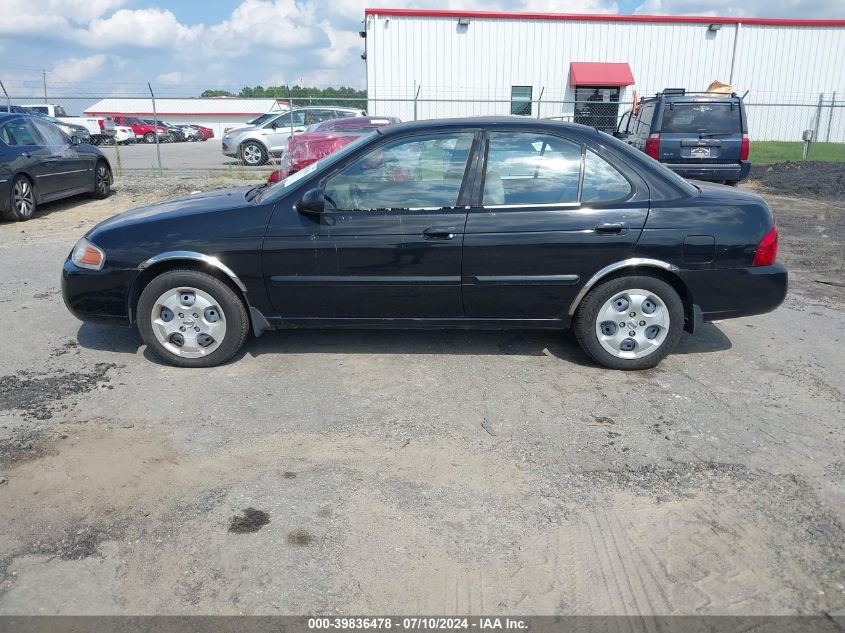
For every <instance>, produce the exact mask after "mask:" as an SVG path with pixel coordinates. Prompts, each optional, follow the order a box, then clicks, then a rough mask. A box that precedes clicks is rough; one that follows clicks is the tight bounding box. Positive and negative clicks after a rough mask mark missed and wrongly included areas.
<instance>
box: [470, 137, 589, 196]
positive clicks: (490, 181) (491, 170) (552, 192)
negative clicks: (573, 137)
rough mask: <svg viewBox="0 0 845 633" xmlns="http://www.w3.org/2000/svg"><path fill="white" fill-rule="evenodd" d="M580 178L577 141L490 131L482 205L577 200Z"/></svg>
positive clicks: (579, 150) (579, 158)
mask: <svg viewBox="0 0 845 633" xmlns="http://www.w3.org/2000/svg"><path fill="white" fill-rule="evenodd" d="M580 177H581V146H580V145H579V144H577V143H573V142H572V141H567V140H565V139H562V138H560V137H557V136H550V135H547V134H538V133H534V132H526V133H513V132H493V133H491V134H490V143H489V145H488V150H487V172H486V175H485V180H484V194H483V204H485V205H497V204H515V205H529V204H550V203H561V202H577V201H578V184H579V180H580Z"/></svg>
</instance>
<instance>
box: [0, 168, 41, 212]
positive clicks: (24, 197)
mask: <svg viewBox="0 0 845 633" xmlns="http://www.w3.org/2000/svg"><path fill="white" fill-rule="evenodd" d="M9 198H10V199H9V208H8V209H4V210H3V211H2V212H0V215H2V217H3V219H4V220H11V221H13V222H23V221H24V220H29V219H30V218H31V217H32V216H33V215H34V214H35V207H36V206H37V203H36V200H35V189H34V188H33V186H32V183H31V182H30V180H29V178H27V177H26V176H16V177H15V178H14V180H12V188H11V193H10V194H9Z"/></svg>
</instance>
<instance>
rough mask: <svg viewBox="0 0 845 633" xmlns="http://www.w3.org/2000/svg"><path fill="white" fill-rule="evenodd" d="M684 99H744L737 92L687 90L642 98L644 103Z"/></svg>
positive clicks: (691, 101) (705, 100)
mask: <svg viewBox="0 0 845 633" xmlns="http://www.w3.org/2000/svg"><path fill="white" fill-rule="evenodd" d="M661 99H662V100H664V101H682V102H688V103H693V102H710V101H733V102H738V101H740V100H741V99H742V97H740V96H739V95H736V94H729V95H717V94H711V93H709V92H687V93H686V94H680V93H671V94H663V93H660V94H656V95H654V96H653V97H646V98H645V99H643V100H642V102H643V103H647V102H649V101H660V100H661Z"/></svg>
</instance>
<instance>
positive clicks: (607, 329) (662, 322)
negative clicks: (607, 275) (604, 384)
mask: <svg viewBox="0 0 845 633" xmlns="http://www.w3.org/2000/svg"><path fill="white" fill-rule="evenodd" d="M669 324H670V320H669V310H668V308H667V307H666V304H665V303H663V300H662V299H661V298H660V297H658V296H657V295H656V294H654V293H653V292H650V291H648V290H643V289H641V288H633V289H631V290H623V291H622V292H617V293H616V294H615V295H613V296H612V297H611V298H610V299H608V300H607V301H605V302H604V305H603V306H602V307H601V308H600V309H599V313H598V316H597V317H596V336H597V337H598V339H599V343H601V346H602V347H603V348H604V349H605V350H607V351H608V352H610V353H611V354H613V355H614V356H616V357H617V358H629V359H634V358H642V357H643V356H648V355H649V354H652V353H653V352H655V351H656V350H658V349H659V348H660V346H661V345H663V341H665V340H666V336H667V334H669Z"/></svg>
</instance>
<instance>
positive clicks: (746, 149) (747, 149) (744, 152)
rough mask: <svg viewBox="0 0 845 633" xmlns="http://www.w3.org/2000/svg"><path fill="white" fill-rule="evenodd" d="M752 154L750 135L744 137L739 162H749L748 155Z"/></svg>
mask: <svg viewBox="0 0 845 633" xmlns="http://www.w3.org/2000/svg"><path fill="white" fill-rule="evenodd" d="M750 153H751V139H750V138H748V134H743V135H742V145H741V146H740V148H739V160H748V155H749V154H750Z"/></svg>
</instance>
